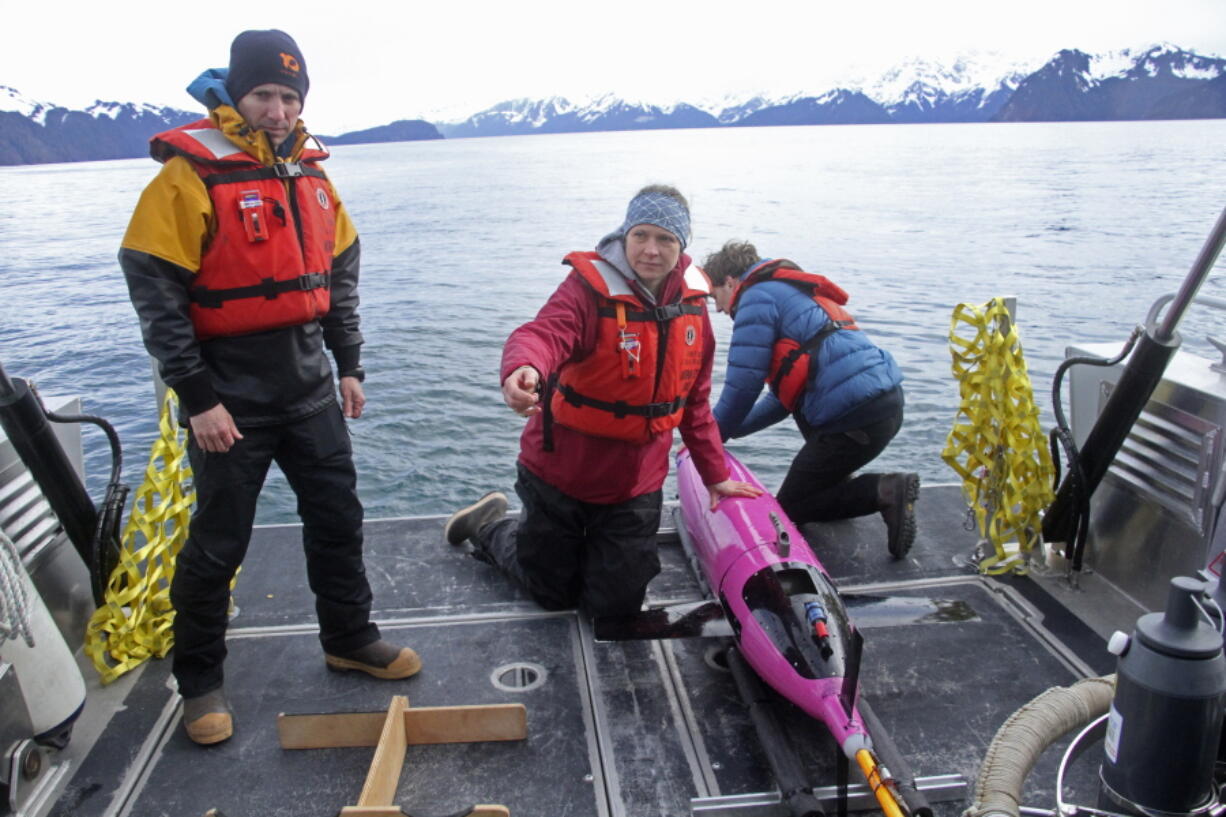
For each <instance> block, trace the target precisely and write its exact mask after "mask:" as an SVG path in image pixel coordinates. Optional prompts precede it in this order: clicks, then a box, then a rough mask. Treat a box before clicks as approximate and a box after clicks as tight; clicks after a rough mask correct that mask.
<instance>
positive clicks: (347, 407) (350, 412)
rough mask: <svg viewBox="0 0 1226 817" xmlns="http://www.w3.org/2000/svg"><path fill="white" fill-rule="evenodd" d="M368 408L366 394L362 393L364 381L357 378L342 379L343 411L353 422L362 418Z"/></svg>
mask: <svg viewBox="0 0 1226 817" xmlns="http://www.w3.org/2000/svg"><path fill="white" fill-rule="evenodd" d="M364 408H366V393H365V392H364V391H362V381H360V380H358V379H357V378H356V377H342V378H341V410H342V411H343V412H344V413H345V416H346V417H348V418H350V419H351V420H356V419H358V418H359V417H361V416H362V409H364Z"/></svg>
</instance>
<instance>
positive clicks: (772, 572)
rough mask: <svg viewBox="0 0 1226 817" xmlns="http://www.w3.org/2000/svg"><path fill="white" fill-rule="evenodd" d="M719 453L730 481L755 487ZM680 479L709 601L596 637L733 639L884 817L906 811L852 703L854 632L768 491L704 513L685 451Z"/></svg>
mask: <svg viewBox="0 0 1226 817" xmlns="http://www.w3.org/2000/svg"><path fill="white" fill-rule="evenodd" d="M726 456H727V458H728V466H729V470H730V475H729V476H730V478H731V479H735V480H740V481H742V482H747V483H749V484H751V485H756V486H758V487H762V485H761V483H760V482H758V480H757V478H756V477H754V475H753V474H752V473H751V472H750V471H749V470H748V469H747V468H745V466H743V465H742V464H741V463H740V462H739V461H738V460H737V459H736V458H735V457H734V456H732V454H727V455H726ZM677 482H678V488H679V494H680V505H681V517H682V524H678V533H679V534H680V535H681V538H682V542H683V543H684V544H685V546H686V548H687V549H688V550H689V551H690V555H691V557H692V559H693V561H694V562H695V563H696V565H697V567H698V568H699V569H700V570H701V573H702V577H703V578H704V579H705V580H706V584H707V587H708V588H709V590H710V592H711V595H712V596H714V598H715V599H716V600H715V601H707V602H698V603H695V604H688V605H679V606H677V607H672V608H665V609H656V610H647V611H644V612H642V613H639V614H637V615H634V616H624V617H617V618H606V619H599V620H597V622H596V636H597V638H602V639H611V640H612V639H631V638H676V637H684V636H696V635H721V634H726V635H731V636H733V637H734V638H735V639H736V644H737V648H738V650H739V652H740V655H741V656H742V657H743V658H744V660H745V662H746V663H748V664H749V666H750V667H752V668H753V670H754V672H755V673H756V674H757V675H758V677H759V678H761V680H762V681H764V682H765V683H766V684H768V685H769V686H770V687H772V688H773V689H774V690H775V691H776V692H778V693H779V694H780V695H782V696H783V697H784V698H786V699H787V700H789V701H791V702H792V703H794V704H795V705H796V706H798V707H800V708H801V709H802V710H803V711H805V712H806V713H808V714H809V715H811V716H812V717H814V718H816V719H817V720H818V721H820V722H821V723H823V724H824V725H825V726H826V728H827V729H828V730H829V731H830V734H831V735H833V736H834V738H835V740H836V741H837V742H838V744H839V747H840V748H841V750H842V752H843V754H844V755H846V757H847V758H848V759H849V760H853V761H855V762H856V763H857V765H859V767H860V769H861V771H862V772H863V773H864V775H865V777H866V779H867V781H868V784H869V787H870V788H871V789H872V790H873V793H874V794H875V796H876V798H877V802H878V804H879V805H880V806H881V808H882V810H883V811H884V812H885V814H886V815H888V816H889V817H902V815H905V814H907V813H908V809H907V806H906V804H905V803H904V802H903V801H902V798H901V797H900V795H899V792H898V787H897V783H896V781H894V780H893V778H892V777H890V775H889V772H888V771H886V769H885V767H883V766H882V765H881V763H880V760H879V758H878V755H877V753H876V751H875V750H874V745H873V739H872V737H871V736H870V734H869V730H868V728H867V727H866V726H865V721H864V718H862V717H861V714H860V711H859V708H858V706H857V697H858V682H857V675H858V661H859V652H860V651H859V643H858V641H859V635H858V633H856V631H855V628H854V626H853V625H852V623H851V620H850V618H849V617H848V614H847V610H846V607H845V606H844V603H843V599H842V597H840V595H839V592H838V590H837V589H836V588H835V586H834V583H833V581H831V579H830V576H829V574H828V573H827V572H826V569H825V568H824V567H822V564H821V562H820V561H818V559H817V557H816V556H814V555H813V551H812V550H810V548H809V545H808V544H807V543H806V542H805V540H804V537H803V536H802V535H801V533H800V531H799V530H797V528H796V526H795V525H793V524H792V522H791V520H790V519H788V517H787V515H786V514H785V513H784V512H783V510H782V509H781V508H780V507H779V503H778V502H777V501H776V500H775V498H774V497H773V496H771V494H770V493H767V492H765V490H764V492H763V494H762V495H761V496H759V497H757V498H752V499H750V498H741V497H729V498H724V499H722V500H721V501H720V502H719V504H718V506H717V507H716V509H715V510H711V508H710V496H709V494H708V492H707V489H706V486H704V485H703V483H702V479H701V478H700V477H699V476H698V472H697V470H696V469H695V467H694V465H693V463H692V461H691V459H690V455H689V453H688V452H687V451H682V452H681V453H680V454H679V455H678V457H677ZM728 625H731V629H730V630H729V628H728Z"/></svg>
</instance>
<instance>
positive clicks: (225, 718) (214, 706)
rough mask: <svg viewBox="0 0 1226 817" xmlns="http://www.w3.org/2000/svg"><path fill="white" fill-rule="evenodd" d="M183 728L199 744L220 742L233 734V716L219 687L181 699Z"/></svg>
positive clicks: (207, 744) (206, 744) (205, 744)
mask: <svg viewBox="0 0 1226 817" xmlns="http://www.w3.org/2000/svg"><path fill="white" fill-rule="evenodd" d="M183 728H184V729H185V730H186V731H187V736H188V737H189V738H191V739H192V741H193V742H195V743H199V744H200V745H201V746H209V745H212V744H214V743H221V742H222V741H223V740H226V739H227V738H229V737H230V736H231V735H233V734H234V718H233V715H232V714H231V712H230V705H229V704H228V703H226V696H225V693H224V692H222V690H221V687H218V688H217V689H215V690H213V691H212V692H206V693H205V694H203V695H198V696H196V697H195V698H184V699H183Z"/></svg>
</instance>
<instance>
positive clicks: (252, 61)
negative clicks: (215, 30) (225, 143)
mask: <svg viewBox="0 0 1226 817" xmlns="http://www.w3.org/2000/svg"><path fill="white" fill-rule="evenodd" d="M266 82H275V83H277V84H278V85H285V86H288V87H290V88H293V89H294V90H295V91H297V92H298V95H299V96H301V97H302V99H303V101H305V100H306V94H307V88H309V87H311V81H310V79H309V78H308V77H307V69H306V60H304V59H303V58H302V52H301V51H299V50H298V44H297V43H296V42H294V38H293V37H291V36H290V35H288V34H286V33H285V32H284V31H279V30H277V29H275V28H270V29H268V30H267V31H244V32H243V33H242V34H239V35H238V36H237V37H235V38H234V42H233V43H231V44H230V71H229V73H228V74H227V75H226V91H227V93H229V94H230V98H231V99H233V100H234V104H235V105H237V104H238V101H239V100H240V99H242V98H243V97H245V96H246V95H247V94H248V93H249V92H250V91H251V89H252V88H254V87H256V86H257V85H263V84H264V83H266Z"/></svg>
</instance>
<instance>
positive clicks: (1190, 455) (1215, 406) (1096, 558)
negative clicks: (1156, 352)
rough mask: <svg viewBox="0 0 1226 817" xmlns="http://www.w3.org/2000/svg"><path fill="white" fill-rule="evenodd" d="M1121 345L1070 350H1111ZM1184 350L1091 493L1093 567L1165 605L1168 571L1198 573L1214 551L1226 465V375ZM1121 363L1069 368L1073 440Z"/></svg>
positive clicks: (1097, 353) (1147, 601) (1081, 434)
mask: <svg viewBox="0 0 1226 817" xmlns="http://www.w3.org/2000/svg"><path fill="white" fill-rule="evenodd" d="M1118 351H1119V348H1118V347H1116V346H1113V345H1107V344H1097V345H1094V346H1087V347H1081V348H1078V347H1071V348H1069V350H1068V354H1069V355H1070V356H1073V355H1089V356H1093V357H1104V358H1105V357H1111V356H1112V355H1114V354H1116V353H1118ZM1212 363H1213V361H1209V360H1206V359H1204V358H1201V357H1198V356H1196V355H1191V354H1188V353H1186V352H1177V353H1176V354H1175V356H1174V358H1173V359H1172V360H1171V362H1170V365H1169V366H1168V367H1167V371H1166V373H1165V375H1164V377H1163V379H1162V381H1161V382H1160V383H1159V384H1158V386H1157V388H1155V390H1154V393H1153V395H1152V396H1151V398H1150V400H1149V402H1148V403H1147V404H1146V406H1145V409H1144V410H1143V411H1142V413H1141V416H1140V417H1139V418H1138V419H1137V422H1136V424H1135V425H1134V426H1133V428H1132V430H1131V431H1130V432H1129V434H1128V437H1127V439H1126V440H1125V441H1124V444H1123V446H1122V447H1121V449H1120V451H1119V452H1118V453H1117V454H1116V457H1115V459H1114V460H1113V461H1112V463H1111V465H1110V467H1109V468H1108V470H1107V473H1106V476H1105V477H1104V478H1103V481H1102V483H1101V484H1100V485H1099V486H1098V489H1097V490H1096V491H1095V493H1094V496H1093V498H1092V500H1091V517H1090V518H1091V527H1090V533H1089V537H1088V540H1087V559H1088V563H1089V565H1090V566H1091V567H1092V568H1093V569H1094V570H1096V571H1098V572H1099V573H1101V574H1102V575H1103V576H1104V577H1105V578H1107V579H1108V580H1109V581H1111V582H1112V583H1113V584H1115V585H1117V586H1118V587H1120V588H1121V590H1123V591H1124V592H1125V593H1127V594H1128V595H1129V596H1130V597H1132V598H1133V599H1135V600H1136V601H1137V602H1138V603H1139V604H1141V606H1143V607H1144V608H1146V609H1150V610H1157V609H1161V608H1162V606H1163V605H1164V604H1165V602H1166V595H1167V588H1168V586H1169V582H1170V579H1171V577H1173V576H1178V575H1195V574H1196V572H1197V571H1198V570H1200V569H1201V568H1203V567H1204V566H1205V565H1206V564H1207V563H1208V562H1209V561H1210V560H1211V559H1212V557H1213V556H1214V555H1215V554H1214V553H1212V552H1210V551H1211V547H1210V539H1211V537H1212V534H1213V527H1214V524H1215V521H1216V519H1217V518H1218V515H1219V513H1220V510H1221V505H1222V493H1223V487H1224V479H1223V474H1224V470H1226V440H1224V439H1223V438H1224V437H1226V435H1224V434H1223V429H1224V428H1226V376H1223V375H1222V374H1221V373H1218V372H1215V371H1214V370H1213V369H1212ZM1123 366H1124V364H1118V365H1116V366H1113V367H1108V368H1104V367H1098V366H1088V365H1086V366H1075V367H1073V369H1072V370H1071V372H1070V403H1071V412H1070V417H1071V422H1072V426H1073V428H1072V430H1073V436H1074V439H1076V440H1077V442H1078V444H1079V445H1080V444H1083V443H1084V442H1085V439H1086V438H1087V436H1088V435H1089V433H1090V430H1091V429H1092V428H1093V425H1094V422H1095V420H1096V419H1097V417H1098V415H1099V413H1100V412H1101V411H1102V409H1103V407H1104V406H1105V405H1106V402H1107V399H1108V398H1109V397H1110V395H1111V392H1112V390H1113V389H1114V387H1115V385H1116V383H1117V382H1118V381H1119V377H1120V374H1121V373H1122V371H1123Z"/></svg>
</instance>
